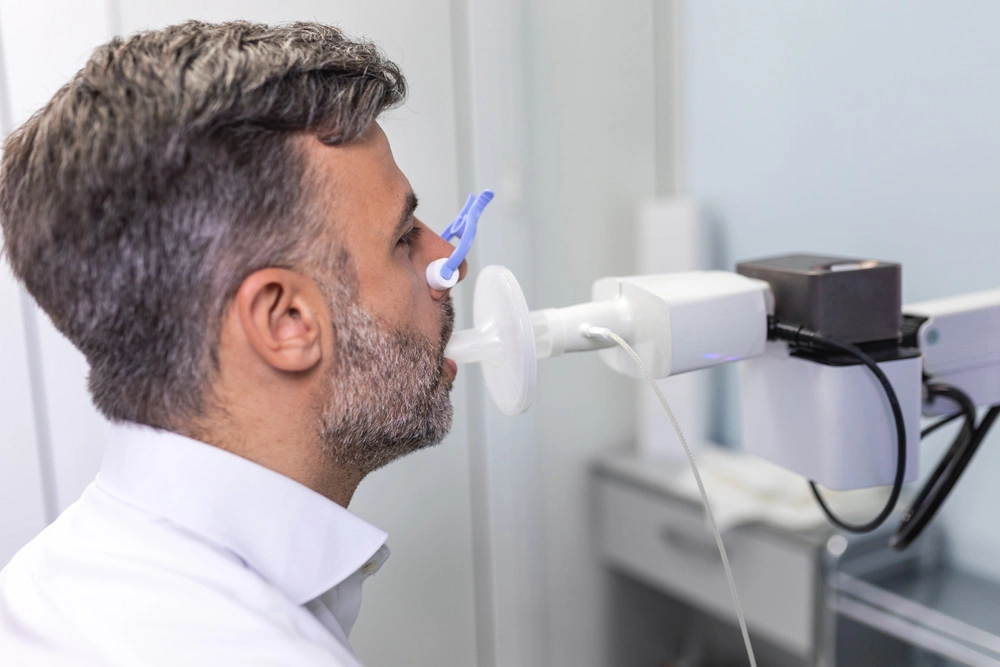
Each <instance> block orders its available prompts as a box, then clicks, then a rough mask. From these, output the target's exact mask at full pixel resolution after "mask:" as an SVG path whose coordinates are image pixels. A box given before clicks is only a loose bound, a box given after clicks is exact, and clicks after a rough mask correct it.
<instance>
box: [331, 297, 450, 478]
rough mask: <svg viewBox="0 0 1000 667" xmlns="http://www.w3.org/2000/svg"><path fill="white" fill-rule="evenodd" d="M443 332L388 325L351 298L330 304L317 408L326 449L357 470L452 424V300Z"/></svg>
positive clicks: (433, 439) (419, 444)
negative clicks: (446, 369) (327, 361)
mask: <svg viewBox="0 0 1000 667" xmlns="http://www.w3.org/2000/svg"><path fill="white" fill-rule="evenodd" d="M443 311H444V323H443V325H442V331H441V337H440V339H439V340H438V341H436V342H432V341H431V340H430V339H428V338H427V336H425V335H423V334H422V333H420V332H418V331H415V330H399V329H397V330H392V329H389V328H388V327H386V326H384V325H383V324H382V323H381V322H380V321H379V320H378V319H377V318H375V317H373V316H372V315H370V314H369V313H368V312H367V311H365V310H364V309H363V308H362V307H361V306H360V305H359V304H358V303H357V302H356V301H354V300H351V302H350V303H348V304H346V305H342V306H341V307H339V308H336V307H335V308H334V309H333V310H332V312H334V313H337V315H339V317H338V319H337V321H336V322H334V335H335V337H336V339H335V346H336V363H335V364H333V365H332V366H331V369H330V372H329V377H328V382H327V386H328V387H329V391H330V393H329V395H328V398H327V400H326V404H325V405H324V406H323V409H322V411H321V414H320V442H321V443H322V447H323V451H324V453H325V454H326V455H327V456H329V457H330V458H331V459H332V460H333V462H334V463H335V464H336V465H338V466H339V467H342V468H344V469H347V470H357V471H359V472H360V473H361V474H362V476H364V475H367V474H368V473H370V472H372V471H374V470H377V469H379V468H381V467H382V466H384V465H386V464H388V463H390V462H391V461H394V460H395V459H398V458H400V457H402V456H406V455H407V454H409V453H411V452H415V451H417V450H419V449H423V448H424V447H428V446H431V445H435V444H437V443H439V442H441V440H442V439H444V436H445V435H447V433H448V431H449V430H450V429H451V422H452V414H453V409H452V405H451V399H450V397H449V392H450V391H451V385H450V384H448V383H447V382H445V381H444V378H443V375H442V372H441V370H442V363H443V362H444V349H445V346H446V345H447V344H448V340H449V339H450V338H451V333H452V330H453V328H454V319H455V316H454V310H453V308H452V306H451V301H450V299H449V300H448V301H447V302H446V303H445V304H444V305H443Z"/></svg>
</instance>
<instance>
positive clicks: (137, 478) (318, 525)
mask: <svg viewBox="0 0 1000 667" xmlns="http://www.w3.org/2000/svg"><path fill="white" fill-rule="evenodd" d="M97 484H98V485H99V486H100V487H101V488H102V489H104V490H105V491H106V492H108V493H110V494H111V495H113V496H115V497H117V498H118V499H119V500H122V501H124V502H126V503H128V504H130V505H133V506H135V507H137V508H139V509H141V510H144V511H146V512H150V513H152V514H155V515H157V516H161V517H163V518H165V519H167V520H169V521H171V522H173V523H175V524H178V525H179V526H181V527H183V528H185V529H187V530H189V531H192V532H194V533H195V534H197V535H199V536H200V537H202V538H204V539H205V540H207V541H209V542H212V543H215V544H217V545H220V546H222V547H223V548H225V549H227V550H229V551H231V552H232V553H234V554H235V555H236V556H238V557H239V558H241V559H242V560H243V561H244V562H246V563H247V564H248V565H249V566H250V567H251V568H253V569H254V570H255V571H257V572H258V573H259V574H260V575H261V576H263V577H264V578H265V579H267V580H268V581H269V582H271V583H272V584H273V585H274V586H276V587H277V588H279V589H280V590H282V591H283V592H284V593H285V594H286V595H287V596H288V597H289V598H290V599H292V600H293V601H294V602H295V603H296V604H300V605H301V604H305V603H306V602H308V601H309V600H312V599H313V598H316V597H317V596H319V595H321V594H323V593H325V592H326V591H328V590H329V589H331V588H333V587H334V586H336V585H338V584H339V583H341V582H342V581H344V580H345V579H347V578H348V577H350V576H351V575H352V574H353V573H354V572H356V571H357V570H358V569H359V568H361V567H362V566H364V565H365V564H366V563H367V562H369V561H370V560H371V558H372V556H374V555H375V554H376V553H377V552H378V551H379V548H380V547H381V546H382V545H383V544H384V543H385V540H386V537H387V535H386V533H384V532H383V531H381V530H379V529H378V528H376V527H374V526H372V525H371V524H369V523H367V522H366V521H364V520H362V519H360V518H358V517H357V516H355V515H353V514H351V513H350V512H348V511H347V510H346V509H345V508H343V507H341V506H340V505H338V504H337V503H335V502H333V501H331V500H329V499H328V498H326V497H324V496H322V495H320V494H319V493H316V492H315V491H313V490H312V489H310V488H308V487H306V486H304V485H302V484H299V483H298V482H296V481H294V480H292V479H290V478H288V477H285V476H284V475H281V474H279V473H277V472H274V471H273V470H270V469H268V468H265V467H263V466H261V465H258V464H257V463H254V462H252V461H250V460H248V459H244V458H242V457H240V456H237V455H236V454H232V453H230V452H227V451H225V450H223V449H220V448H218V447H214V446H212V445H207V444H205V443H203V442H199V441H197V440H192V439H190V438H187V437H184V436H182V435H178V434H176V433H171V432H168V431H161V430H158V429H154V428H150V427H147V426H140V425H138V424H116V425H114V426H113V428H112V431H111V437H110V441H109V443H108V449H107V452H106V453H105V456H104V461H103V463H102V465H101V471H100V473H99V474H98V476H97Z"/></svg>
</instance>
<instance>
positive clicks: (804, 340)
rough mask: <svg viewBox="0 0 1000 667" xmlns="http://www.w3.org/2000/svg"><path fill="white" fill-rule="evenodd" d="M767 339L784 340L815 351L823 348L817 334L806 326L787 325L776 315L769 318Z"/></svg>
mask: <svg viewBox="0 0 1000 667" xmlns="http://www.w3.org/2000/svg"><path fill="white" fill-rule="evenodd" d="M767 339H768V340H783V341H786V342H789V343H791V344H792V345H794V346H796V347H802V348H807V349H815V348H818V347H821V346H820V345H819V343H818V342H817V340H816V332H815V331H813V330H812V329H807V328H805V326H795V325H792V324H785V323H784V322H782V321H780V320H779V319H778V318H777V317H775V316H774V315H768V316H767Z"/></svg>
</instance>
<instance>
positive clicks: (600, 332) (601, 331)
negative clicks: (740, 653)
mask: <svg viewBox="0 0 1000 667" xmlns="http://www.w3.org/2000/svg"><path fill="white" fill-rule="evenodd" d="M585 326H586V325H585ZM584 335H585V336H588V337H598V336H599V337H601V338H610V339H611V340H613V341H614V342H616V343H618V345H620V346H621V348H622V349H623V350H625V352H626V353H627V354H628V356H630V357H632V361H634V362H635V364H636V366H638V367H639V370H640V371H642V374H643V375H644V376H645V377H646V381H647V382H649V386H650V387H652V388H653V391H655V392H656V397H657V398H659V399H660V403H661V404H662V405H663V409H664V410H666V411H667V416H668V417H670V423H671V424H673V426H674V430H675V431H677V437H678V438H680V441H681V445H683V446H684V453H685V454H687V460H688V463H690V464H691V472H693V473H694V481H695V482H697V484H698V492H699V493H701V501H702V503H704V504H705V513H706V514H707V515H708V522H709V524H710V525H711V527H712V532H713V533H714V534H715V543H716V545H718V547H719V554H720V555H721V556H722V566H723V568H725V570H726V580H727V581H728V582H729V592H730V593H732V595H733V605H734V606H735V607H736V617H737V618H738V619H739V622H740V631H741V632H742V633H743V643H744V644H746V647H747V656H748V657H749V658H750V667H757V660H756V659H755V658H754V655H753V647H751V646H750V633H749V632H747V622H746V619H744V618H743V606H742V605H741V604H740V596H739V595H738V594H737V593H736V582H735V581H734V580H733V571H732V570H731V569H730V568H729V557H728V556H727V555H726V547H725V545H724V544H722V535H721V534H720V533H719V527H718V526H717V525H716V524H715V515H714V514H712V507H711V506H710V505H709V504H708V494H707V493H705V485H704V484H702V481H701V475H700V474H699V473H698V466H696V465H695V464H694V457H693V456H691V448H690V447H688V444H687V440H685V439H684V434H683V433H681V427H680V425H679V424H678V423H677V418H676V417H674V411H673V410H671V409H670V405H669V404H668V403H667V398H666V397H665V396H664V395H663V392H662V391H660V387H659V385H657V384H656V380H654V379H653V376H652V375H650V374H649V371H648V370H646V366H645V364H643V363H642V360H641V359H639V355H638V354H636V353H635V350H633V349H632V347H631V346H630V345H629V344H628V343H626V342H625V341H624V340H623V339H622V337H621V336H619V335H618V334H616V333H615V332H614V331H611V330H610V329H607V328H605V327H587V328H586V329H585V330H584Z"/></svg>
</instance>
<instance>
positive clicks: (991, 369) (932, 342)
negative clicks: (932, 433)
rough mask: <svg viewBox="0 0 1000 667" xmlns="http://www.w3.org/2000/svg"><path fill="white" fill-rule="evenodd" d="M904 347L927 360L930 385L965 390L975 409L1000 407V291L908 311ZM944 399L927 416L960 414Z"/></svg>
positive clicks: (927, 409)
mask: <svg viewBox="0 0 1000 667" xmlns="http://www.w3.org/2000/svg"><path fill="white" fill-rule="evenodd" d="M903 310H904V312H905V313H906V321H905V322H904V343H906V344H909V345H914V346H916V347H919V348H920V351H921V352H923V354H924V373H925V374H926V375H927V377H928V380H930V381H936V382H943V383H946V384H949V385H952V386H953V387H957V388H958V389H961V390H962V391H963V392H965V393H966V394H968V395H969V398H971V399H972V402H973V403H975V404H976V406H977V407H988V406H993V405H998V404H1000V289H994V290H987V291H984V292H976V293H974V294H965V295H962V296H956V297H949V298H945V299H936V300H934V301H924V302H921V303H914V304H910V305H908V306H906V307H905V308H904V309H903ZM956 411H957V409H956V407H955V405H954V404H952V403H951V402H950V401H946V400H944V399H939V400H936V401H933V402H927V403H925V404H924V414H926V415H927V416H934V415H943V414H950V413H953V412H956Z"/></svg>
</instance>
